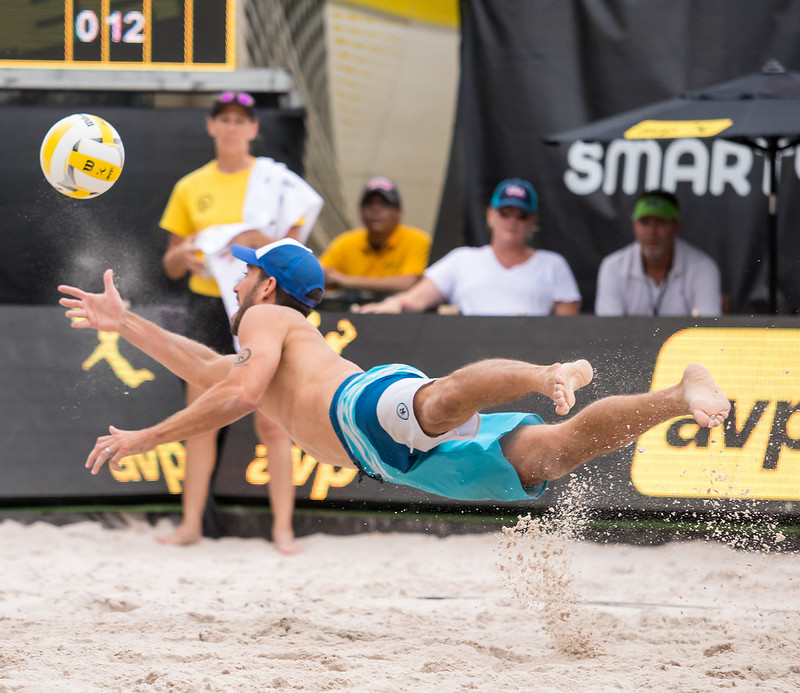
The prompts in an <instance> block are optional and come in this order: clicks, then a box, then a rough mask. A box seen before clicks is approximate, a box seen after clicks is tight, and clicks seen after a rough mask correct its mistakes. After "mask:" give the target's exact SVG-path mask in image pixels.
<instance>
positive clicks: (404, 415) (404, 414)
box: [397, 402, 408, 421]
mask: <svg viewBox="0 0 800 693" xmlns="http://www.w3.org/2000/svg"><path fill="white" fill-rule="evenodd" d="M397 415H398V416H399V417H400V418H401V419H403V421H408V407H407V406H406V405H405V404H404V403H403V402H400V404H398V405H397Z"/></svg>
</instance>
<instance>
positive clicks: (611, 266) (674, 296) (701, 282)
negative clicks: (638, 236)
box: [595, 238, 722, 317]
mask: <svg viewBox="0 0 800 693" xmlns="http://www.w3.org/2000/svg"><path fill="white" fill-rule="evenodd" d="M721 312H722V294H721V290H720V276H719V268H718V267H717V264H716V263H715V262H714V260H712V259H711V258H710V257H709V256H708V255H706V254H705V253H704V252H703V251H702V250H699V249H698V248H695V247H694V246H692V245H689V244H688V243H687V242H686V241H683V240H681V239H680V238H676V239H675V256H674V257H673V259H672V267H671V268H670V270H669V274H667V278H666V280H665V281H664V282H662V284H661V285H660V286H659V285H658V284H656V283H655V282H654V281H653V280H652V279H651V278H650V277H649V276H648V275H647V274H646V273H645V271H644V263H643V262H642V252H641V249H640V247H639V244H638V243H636V242H634V243H631V244H630V245H626V246H625V247H624V248H621V249H620V250H617V251H616V252H613V253H611V255H608V256H606V257H605V258H604V259H603V261H602V262H601V263H600V270H599V272H598V274H597V299H596V301H595V313H597V315H662V316H664V315H666V316H679V315H687V316H692V317H702V316H708V317H714V316H717V315H720V313H721Z"/></svg>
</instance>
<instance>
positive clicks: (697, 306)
mask: <svg viewBox="0 0 800 693" xmlns="http://www.w3.org/2000/svg"><path fill="white" fill-rule="evenodd" d="M690 281H691V284H692V291H691V296H692V303H693V305H692V316H695V317H718V316H719V315H721V314H722V289H721V280H720V273H719V268H718V267H717V263H716V262H714V261H713V260H712V259H711V258H708V260H707V261H706V262H703V263H697V266H696V267H695V268H693V269H692V276H691V277H690Z"/></svg>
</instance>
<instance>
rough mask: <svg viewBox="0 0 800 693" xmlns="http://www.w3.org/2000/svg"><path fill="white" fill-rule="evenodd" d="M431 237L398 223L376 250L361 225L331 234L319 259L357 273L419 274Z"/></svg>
mask: <svg viewBox="0 0 800 693" xmlns="http://www.w3.org/2000/svg"><path fill="white" fill-rule="evenodd" d="M430 250H431V237H430V236H429V235H428V234H427V233H425V232H424V231H422V230H421V229H418V228H415V227H413V226H406V225H405V224H399V225H398V226H397V228H395V230H394V231H393V232H392V235H391V236H389V240H387V241H386V243H384V244H383V246H382V247H380V248H378V249H377V250H376V249H375V248H373V247H372V246H371V245H370V244H369V241H368V236H367V230H366V229H365V228H360V229H353V230H352V231H345V232H344V233H342V234H339V235H338V236H337V237H336V238H334V239H333V240H332V241H331V243H330V245H329V246H328V248H327V250H326V251H325V252H324V253H323V254H322V257H320V259H319V261H320V263H321V264H322V265H323V266H324V267H332V268H334V269H336V270H338V271H339V272H342V273H344V274H349V275H352V276H357V277H391V276H394V275H402V274H422V272H423V271H424V269H425V268H426V267H427V266H428V255H429V253H430Z"/></svg>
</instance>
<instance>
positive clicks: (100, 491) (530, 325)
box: [0, 307, 800, 514]
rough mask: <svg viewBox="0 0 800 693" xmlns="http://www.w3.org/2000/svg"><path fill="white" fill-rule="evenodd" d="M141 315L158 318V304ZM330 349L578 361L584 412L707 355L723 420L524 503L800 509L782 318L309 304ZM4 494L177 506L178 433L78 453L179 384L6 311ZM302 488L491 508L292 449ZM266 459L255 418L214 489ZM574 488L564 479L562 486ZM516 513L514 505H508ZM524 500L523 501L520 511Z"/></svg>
mask: <svg viewBox="0 0 800 693" xmlns="http://www.w3.org/2000/svg"><path fill="white" fill-rule="evenodd" d="M143 313H144V314H145V315H146V316H147V317H150V318H151V319H155V320H156V321H160V320H162V318H163V316H162V314H161V313H160V311H159V310H157V309H155V308H153V309H150V310H145V311H143ZM310 319H312V320H318V321H321V324H320V329H321V331H322V333H323V335H324V336H325V339H326V341H327V342H328V344H329V346H330V347H331V348H332V349H334V350H336V351H338V352H339V353H341V354H342V355H343V356H344V357H346V358H349V359H350V360H352V361H354V362H355V363H357V364H359V365H360V366H361V367H363V368H369V367H371V366H374V365H379V364H383V363H392V362H402V363H409V364H412V365H414V366H416V367H418V368H420V369H422V370H423V371H425V372H426V373H428V375H430V376H432V377H436V376H442V375H445V374H447V373H448V372H451V371H452V370H454V369H456V368H458V367H459V366H461V365H463V364H465V363H468V362H471V361H475V360H479V359H482V358H487V357H506V358H517V359H524V360H528V361H534V362H537V363H552V362H556V361H565V360H572V359H575V358H579V357H582V358H588V359H589V360H590V361H591V362H592V363H593V365H594V367H595V373H596V375H595V379H594V381H593V382H592V383H591V384H590V385H589V386H588V387H586V388H584V389H583V390H581V391H580V392H579V393H578V398H577V406H576V411H577V410H580V409H581V408H582V407H584V406H586V405H587V404H589V403H590V402H593V401H595V400H597V399H599V398H601V397H606V396H608V395H613V394H630V393H636V392H645V391H648V390H650V389H661V388H664V387H668V386H671V385H673V384H675V383H676V382H678V380H679V379H680V376H681V373H682V371H683V368H684V367H685V365H686V364H687V363H690V362H693V361H699V362H701V363H704V364H706V365H707V366H708V367H709V368H710V369H711V371H712V373H713V374H714V376H715V378H716V379H717V380H718V382H719V383H720V385H721V387H722V388H723V390H724V391H725V392H726V394H727V395H728V396H729V398H730V399H731V400H732V402H733V403H734V410H733V413H732V415H731V417H730V420H729V422H728V424H727V426H726V427H725V429H724V430H720V429H715V430H714V431H713V432H711V433H710V434H709V432H708V430H707V429H700V428H699V427H698V426H697V425H696V424H694V423H693V421H692V420H691V419H690V418H688V417H685V418H682V419H677V420H674V421H671V422H667V423H666V424H663V425H661V426H659V427H656V428H655V429H653V430H652V431H650V432H649V433H647V434H645V435H644V436H642V437H641V438H640V439H639V441H637V444H636V445H631V446H628V447H627V448H625V449H623V450H621V451H618V452H616V453H614V454H612V455H608V456H606V457H601V458H598V459H597V460H596V461H594V462H592V463H590V464H589V465H587V466H586V467H584V468H582V469H581V470H580V472H578V473H576V475H574V476H573V477H571V478H567V479H563V480H559V481H557V482H554V483H552V484H551V488H550V490H549V491H547V492H546V493H545V494H544V496H543V497H542V498H541V499H539V500H537V501H532V502H531V503H530V504H529V505H530V506H531V507H536V506H538V507H545V506H549V505H552V504H553V503H555V502H557V500H558V499H559V498H560V497H561V495H562V494H563V493H570V494H572V493H574V492H575V491H574V488H575V486H574V484H575V483H576V481H577V482H580V483H581V485H582V488H583V489H584V493H583V497H582V503H583V504H584V505H585V506H587V507H590V508H596V509H599V510H604V511H613V510H616V509H623V508H626V509H627V508H629V509H634V510H642V511H664V510H673V509H679V510H684V511H685V510H691V509H693V508H698V509H702V508H703V506H704V503H707V502H709V501H715V502H717V501H719V500H720V499H724V500H725V502H727V503H729V504H730V506H731V507H737V508H738V507H742V506H744V507H751V506H752V505H753V503H756V502H757V503H758V504H759V507H760V508H762V509H766V510H768V511H770V512H774V513H780V514H787V513H788V514H793V513H797V512H799V511H800V505H798V504H797V503H796V501H798V500H800V484H798V479H800V405H799V404H797V400H796V393H797V390H798V385H799V384H800V382H799V381H798V378H800V371H798V370H797V365H796V364H797V355H796V345H797V343H798V340H800V331H798V328H797V326H796V321H795V320H793V319H791V318H775V319H767V318H760V319H755V318H751V319H747V320H743V319H734V318H727V319H719V320H712V319H708V320H703V321H690V320H684V319H680V318H673V319H659V320H653V319H650V318H620V319H613V318H595V317H593V316H579V317H577V318H474V317H462V316H439V315H433V314H423V315H399V316H391V315H351V314H345V313H330V312H324V313H322V314H317V313H314V314H312V316H311V318H310ZM0 328H2V332H0V334H3V335H4V336H3V337H2V338H0V355H2V358H0V385H1V386H2V387H0V393H2V395H0V396H2V398H3V411H4V416H3V417H2V419H0V436H2V437H1V438H0V440H2V442H3V455H2V457H0V472H1V473H2V479H3V483H2V486H0V501H4V502H6V503H16V504H19V503H22V502H29V503H54V502H65V501H70V500H72V501H75V500H80V501H82V502H85V501H87V500H88V501H95V502H106V503H107V502H114V501H119V502H124V501H126V500H127V501H130V500H133V499H143V498H147V499H153V498H161V499H167V498H170V497H172V498H176V497H177V495H178V494H179V493H180V492H181V488H182V481H183V476H184V469H185V453H184V449H183V445H182V444H181V443H179V442H175V443H171V444H168V445H163V446H159V448H157V449H156V450H154V451H151V452H149V453H147V454H144V455H134V456H132V457H129V458H126V459H125V460H123V463H122V469H121V471H113V470H110V469H108V468H104V469H103V470H102V472H101V473H100V474H99V475H98V476H92V475H90V474H89V473H88V471H87V470H85V469H84V467H83V463H84V461H85V459H86V455H87V454H88V452H89V450H90V449H91V448H92V446H93V445H94V441H95V439H96V437H97V436H99V435H102V434H104V433H105V432H106V431H107V430H108V426H109V425H114V426H117V427H118V428H123V429H125V428H141V427H146V426H148V425H151V424H153V423H156V422H158V421H160V420H162V419H163V418H166V416H168V415H169V414H171V413H173V412H174V411H176V410H178V409H179V408H181V407H182V406H183V392H182V388H181V385H180V383H179V381H178V380H177V379H176V378H175V377H174V376H172V375H171V374H169V373H167V372H166V371H164V369H162V368H161V367H160V366H158V365H157V364H155V363H154V362H153V361H152V360H150V359H149V358H147V357H145V356H144V355H143V354H141V353H140V352H138V351H137V350H136V349H134V348H132V347H131V346H130V345H128V344H127V343H125V342H124V341H120V340H119V339H118V336H117V335H115V334H113V333H97V332H95V331H93V330H85V331H84V330H72V329H71V328H70V326H69V323H68V321H67V320H66V319H65V318H64V317H63V314H62V311H61V310H60V309H57V308H50V307H28V308H16V307H0ZM497 410H517V411H531V412H535V413H537V414H539V415H540V416H542V418H543V419H544V420H545V421H546V422H548V423H556V422H557V421H558V420H559V418H560V417H558V416H557V415H555V413H554V412H553V406H552V403H550V402H549V400H547V398H544V397H540V396H531V397H526V398H524V399H522V400H520V401H519V402H515V403H513V405H509V406H505V407H497ZM293 454H294V463H293V467H294V470H293V474H294V482H295V485H296V486H297V498H298V500H299V501H301V502H303V503H309V504H326V503H327V504H330V503H339V504H341V503H344V504H352V503H359V504H361V503H366V504H370V505H382V504H384V505H385V504H391V505H393V506H397V505H401V506H414V507H419V506H423V507H424V506H429V507H432V506H437V507H439V506H451V507H462V508H463V507H476V506H485V507H493V506H497V505H498V504H497V503H494V502H484V503H470V504H468V505H466V506H465V504H464V503H463V502H460V501H449V500H447V499H442V498H439V497H437V496H432V495H429V494H425V493H423V492H420V491H415V490H412V489H409V488H405V487H401V486H396V485H392V484H381V483H379V482H376V481H374V480H371V479H366V478H365V479H363V480H361V481H359V480H358V478H357V475H356V473H355V472H354V471H352V470H347V469H338V468H334V467H331V466H329V465H326V464H320V463H319V461H317V460H314V459H313V458H311V457H310V456H308V455H305V454H303V453H302V451H300V450H299V449H297V448H295V449H294V451H293ZM268 483H269V464H268V451H266V450H264V449H263V447H262V446H260V445H259V444H258V441H257V440H256V437H255V434H254V432H253V428H252V422H251V421H250V419H249V418H247V419H243V420H242V421H240V422H237V423H236V424H234V425H233V426H231V427H230V428H229V430H228V431H227V435H226V436H225V438H224V443H223V447H222V451H221V455H220V463H219V465H218V470H217V474H216V478H215V483H214V486H213V491H214V494H215V495H216V496H217V497H219V498H225V499H229V500H257V499H266V497H267V485H268ZM570 484H572V485H570ZM506 505H511V504H506ZM516 505H517V506H518V505H519V504H516Z"/></svg>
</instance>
